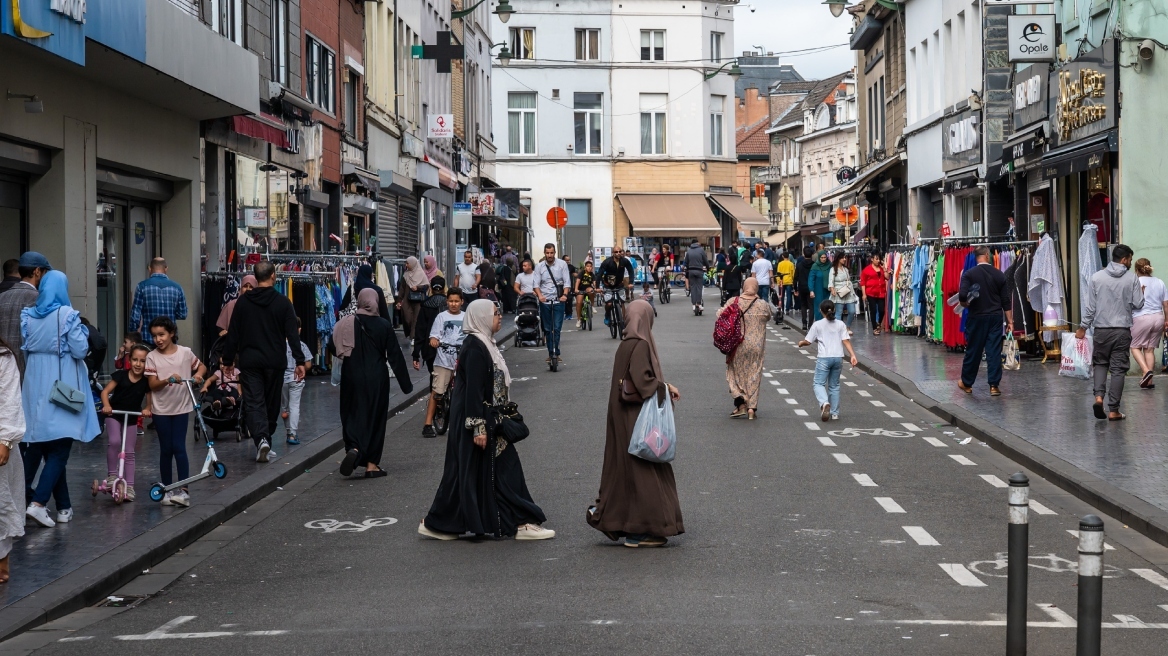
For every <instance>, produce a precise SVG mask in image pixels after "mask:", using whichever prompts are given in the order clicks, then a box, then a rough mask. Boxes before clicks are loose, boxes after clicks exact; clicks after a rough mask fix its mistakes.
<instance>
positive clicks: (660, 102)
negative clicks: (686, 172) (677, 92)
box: [641, 32, 669, 155]
mask: <svg viewBox="0 0 1168 656" xmlns="http://www.w3.org/2000/svg"><path fill="white" fill-rule="evenodd" d="M642 34H644V32H642ZM668 102H669V99H668V96H666V95H665V94H663V93H642V94H641V154H642V155H664V154H665V106H666V104H668Z"/></svg>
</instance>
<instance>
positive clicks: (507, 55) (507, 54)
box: [491, 43, 511, 67]
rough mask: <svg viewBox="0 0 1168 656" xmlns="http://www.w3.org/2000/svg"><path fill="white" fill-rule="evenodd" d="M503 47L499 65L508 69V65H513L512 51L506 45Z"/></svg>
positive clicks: (500, 52)
mask: <svg viewBox="0 0 1168 656" xmlns="http://www.w3.org/2000/svg"><path fill="white" fill-rule="evenodd" d="M502 45H503V49H502V50H500V51H499V65H500V66H503V67H506V66H507V64H510V63H511V49H510V48H508V47H507V44H506V43H504V44H502ZM491 47H492V48H493V47H494V46H491Z"/></svg>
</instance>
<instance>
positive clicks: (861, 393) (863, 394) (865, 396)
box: [856, 390, 872, 398]
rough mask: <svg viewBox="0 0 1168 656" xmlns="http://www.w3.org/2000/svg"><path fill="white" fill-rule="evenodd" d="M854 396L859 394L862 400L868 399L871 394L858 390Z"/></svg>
mask: <svg viewBox="0 0 1168 656" xmlns="http://www.w3.org/2000/svg"><path fill="white" fill-rule="evenodd" d="M856 394H859V395H860V396H862V397H864V398H868V397H870V396H872V393H871V392H866V391H864V390H859V391H858V392H856Z"/></svg>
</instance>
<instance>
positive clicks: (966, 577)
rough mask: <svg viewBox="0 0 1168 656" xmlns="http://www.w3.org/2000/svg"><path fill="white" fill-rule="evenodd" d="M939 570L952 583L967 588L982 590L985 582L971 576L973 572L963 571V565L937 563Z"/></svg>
mask: <svg viewBox="0 0 1168 656" xmlns="http://www.w3.org/2000/svg"><path fill="white" fill-rule="evenodd" d="M937 564H938V565H940V566H941V569H943V570H945V573H946V574H948V575H949V576H950V577H951V578H952V579H953V580H954V581H957V583H959V584H961V585H963V586H965V587H967V588H984V587H986V584H985V582H983V581H982V580H981V579H979V578H977V577H976V576H974V575H973V572H971V571H969V570H968V569H965V565H962V564H961V563H937Z"/></svg>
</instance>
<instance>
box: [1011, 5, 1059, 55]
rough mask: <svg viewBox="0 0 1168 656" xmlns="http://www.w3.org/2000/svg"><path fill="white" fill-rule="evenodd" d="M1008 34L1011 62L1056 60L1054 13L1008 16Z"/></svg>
mask: <svg viewBox="0 0 1168 656" xmlns="http://www.w3.org/2000/svg"><path fill="white" fill-rule="evenodd" d="M1006 34H1007V38H1008V40H1009V42H1010V61H1011V62H1052V61H1054V55H1055V42H1054V35H1055V26H1054V14H1018V15H1015V16H1007V17H1006Z"/></svg>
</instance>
